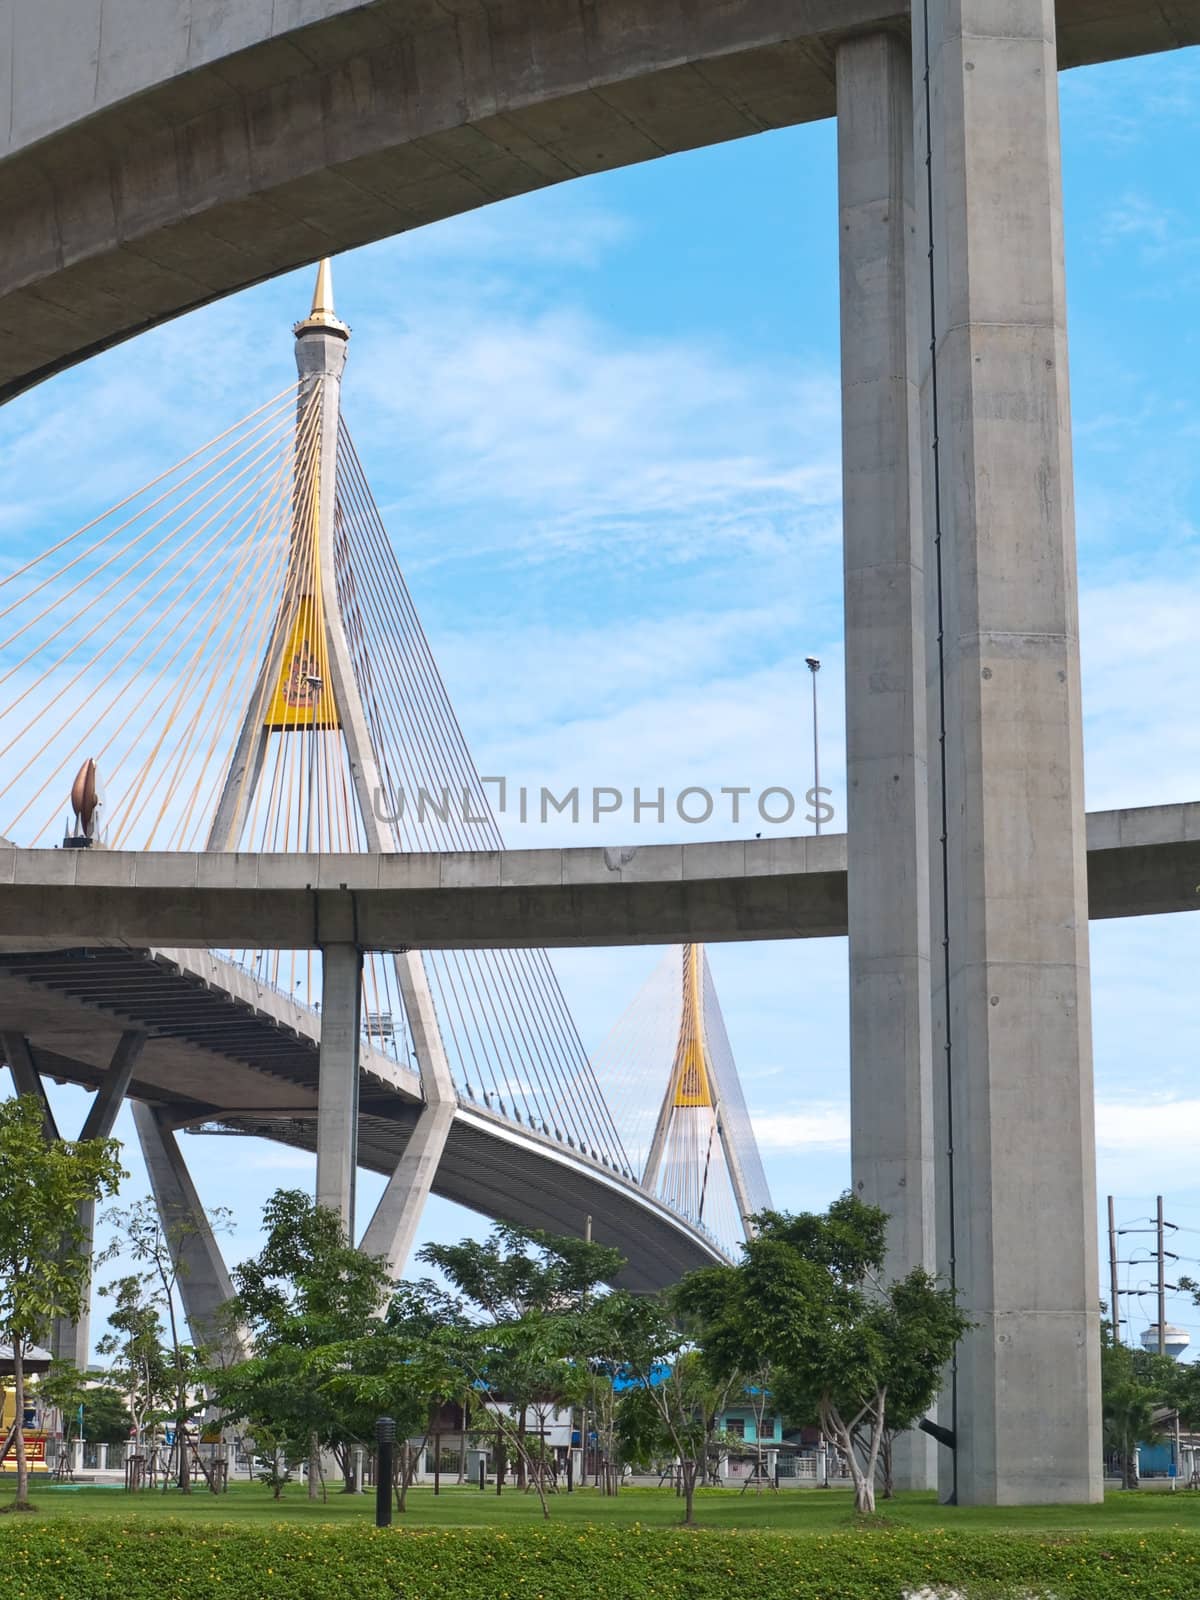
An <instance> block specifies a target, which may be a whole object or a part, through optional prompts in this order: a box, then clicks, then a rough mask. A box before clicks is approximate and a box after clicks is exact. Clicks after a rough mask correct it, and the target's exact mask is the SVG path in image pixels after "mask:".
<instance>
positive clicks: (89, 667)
mask: <svg viewBox="0 0 1200 1600" xmlns="http://www.w3.org/2000/svg"><path fill="white" fill-rule="evenodd" d="M247 492H248V493H253V492H254V485H253V484H251V485H249V486H248V487H247ZM217 515H219V513H214V516H213V517H210V518H208V519H207V521H206V522H204V523H202V524H201V525H200V526H199V527H197V528H196V529H194V530H193V532H192V533H191V534H190V535H189V536H188V539H187V540H186V541H185V542H184V544H183V546H182V547H180V550H187V549H188V546H189V545H191V544H192V543H193V541H194V540H197V539H199V538H200V535H201V534H203V533H205V532H207V531H208V529H209V527H210V525H211V523H212V522H213V521H214V520H215V518H216V516H217ZM234 515H236V508H235V510H234V511H233V512H231V514H230V517H229V518H228V519H227V520H226V522H225V523H223V524H220V525H219V526H218V527H217V528H215V529H214V530H213V531H212V532H210V533H208V537H207V538H206V539H205V540H204V542H203V543H201V544H198V545H196V546H195V548H194V549H192V550H191V552H190V554H189V555H188V559H187V560H186V561H185V562H184V563H183V564H182V566H175V565H172V563H173V561H174V558H175V557H176V556H177V555H178V554H179V553H180V550H176V551H172V552H171V554H170V555H168V556H167V557H165V558H164V559H163V560H162V561H161V562H159V564H158V565H157V566H156V567H154V568H153V569H152V570H151V572H149V573H148V574H146V576H145V577H144V578H143V579H142V580H141V581H140V582H139V583H138V584H137V585H136V586H135V588H134V589H133V590H132V592H131V593H129V594H123V595H122V596H121V597H120V599H119V600H118V602H117V604H116V605H115V606H113V607H112V609H111V610H110V611H109V612H108V613H107V614H106V615H105V616H103V617H101V618H100V619H99V620H98V621H97V622H96V623H95V624H93V626H92V627H91V628H90V629H89V630H88V632H87V633H86V634H85V635H84V636H83V639H80V640H79V641H77V642H76V644H74V645H72V647H71V649H70V650H68V651H67V652H66V653H65V654H64V655H63V656H61V657H60V658H59V660H58V661H56V662H54V663H53V664H52V665H51V666H50V667H49V668H47V670H46V671H45V672H44V673H43V674H42V676H41V677H40V678H38V679H37V680H35V682H33V683H32V684H30V685H29V686H28V687H27V688H26V689H24V690H23V691H22V692H21V694H19V695H18V696H17V698H16V699H15V700H13V701H11V702H10V703H9V705H8V706H7V707H6V709H5V712H4V715H5V716H7V715H8V712H9V711H12V710H15V708H16V707H17V706H18V705H20V704H21V703H22V702H23V701H24V700H26V699H27V698H28V696H29V695H30V694H32V693H33V692H34V691H35V690H36V689H39V688H41V687H42V686H43V685H44V684H45V682H46V679H47V678H48V677H49V676H50V675H51V674H52V673H54V672H57V671H58V669H59V668H60V667H61V666H62V665H63V663H64V662H65V661H67V660H68V659H69V657H70V656H71V655H72V654H74V652H75V650H76V649H78V648H79V645H80V644H82V643H83V642H84V641H85V640H86V639H88V638H90V637H92V635H93V634H94V633H95V632H96V631H97V630H98V629H99V628H102V627H103V626H104V625H105V624H106V623H108V622H110V621H111V620H112V619H113V617H115V616H117V615H118V614H119V613H120V612H121V611H122V610H123V608H124V607H125V606H126V605H128V603H129V601H130V600H131V599H132V598H133V596H134V595H136V594H138V593H139V592H140V591H141V589H142V588H143V587H144V586H145V584H146V583H148V582H150V581H152V580H153V579H154V578H155V577H157V576H159V575H160V574H161V573H162V572H163V570H164V569H168V577H167V578H166V580H165V581H164V582H163V583H162V584H161V585H160V587H159V588H158V589H156V590H155V591H154V592H153V593H152V594H151V595H150V596H149V597H148V598H147V599H146V600H144V601H143V603H142V605H141V606H140V607H139V608H138V609H137V610H136V611H135V612H133V613H131V615H130V616H129V617H127V618H126V620H125V621H124V622H123V623H122V624H121V626H120V628H118V629H117V631H116V633H115V634H110V635H109V636H108V637H107V638H106V639H105V641H104V644H103V645H102V646H101V648H100V649H99V650H98V651H97V652H96V653H95V655H93V656H92V657H90V658H89V659H88V660H87V661H85V662H84V663H83V665H82V666H80V667H78V668H77V669H76V671H75V673H74V675H73V676H72V677H71V678H70V679H68V681H67V682H66V683H65V684H63V685H62V687H61V688H60V689H59V690H58V691H57V693H56V694H54V695H53V696H52V697H51V698H50V699H49V700H48V701H46V702H45V703H44V704H42V705H40V706H39V707H38V710H37V712H36V714H35V715H34V716H33V718H32V719H31V720H30V721H29V722H28V723H26V725H25V726H24V727H23V728H21V729H20V730H19V731H18V732H17V733H16V734H14V735H13V736H12V738H11V739H10V740H9V742H8V743H7V744H6V745H4V746H3V747H2V748H0V757H3V756H5V755H7V754H8V752H9V751H10V750H11V749H12V748H13V746H14V745H15V744H17V743H19V742H20V740H21V739H23V738H25V737H26V735H27V734H28V733H29V732H30V731H31V730H32V729H33V728H34V727H35V726H37V724H38V723H40V722H42V721H44V719H45V716H46V713H47V712H48V711H49V709H50V707H51V706H54V705H57V703H58V702H59V701H60V700H61V699H62V698H63V696H64V695H65V694H67V693H68V692H69V691H70V690H71V689H73V688H74V687H75V685H76V684H77V683H79V681H80V680H81V679H82V678H84V677H86V675H87V674H88V673H89V672H91V671H93V670H94V669H95V667H96V666H97V664H98V663H99V662H100V661H101V660H102V659H103V657H104V655H105V654H106V652H107V651H108V650H109V649H110V648H111V646H112V645H113V644H114V643H115V642H116V640H118V639H120V638H122V637H124V635H125V634H126V633H128V631H129V630H130V628H132V627H133V626H134V624H135V623H136V622H137V621H138V619H139V618H140V617H142V616H144V615H145V614H146V612H147V610H149V608H150V607H151V606H152V605H154V604H155V603H156V602H157V601H158V600H160V599H161V598H162V597H163V595H164V594H167V593H168V592H169V591H170V590H171V589H172V587H173V586H175V585H176V584H177V583H178V581H179V579H180V578H181V577H182V576H183V574H184V573H186V572H187V571H188V569H189V568H190V567H191V565H192V563H193V562H194V561H196V560H197V559H199V557H200V556H202V555H203V554H204V553H205V551H207V550H210V549H211V548H212V547H213V546H214V545H215V544H216V543H217V542H218V541H219V540H220V538H221V536H222V534H223V533H224V532H225V530H226V528H227V527H228V525H229V521H230V520H232V517H233V516H234ZM215 559H216V558H215V556H214V557H212V558H210V560H209V562H208V563H206V564H205V566H204V567H203V568H202V569H201V571H202V572H203V571H207V570H208V567H209V566H211V565H212V562H213V560H215ZM110 587H111V586H110ZM159 631H162V632H164V633H165V632H166V630H165V629H162V628H161V624H160V622H158V621H156V622H155V623H154V624H152V625H151V627H150V628H148V629H147V630H145V632H143V634H142V635H141V637H140V638H139V639H138V640H136V641H135V643H134V645H133V646H131V647H130V650H129V651H127V652H126V654H125V655H124V656H123V657H122V658H121V661H120V662H119V663H118V665H124V663H125V662H126V661H127V660H128V659H129V657H130V655H131V654H132V653H133V652H134V651H135V650H136V649H137V647H138V645H140V644H141V643H143V642H144V641H145V639H146V638H147V637H149V636H150V635H151V634H152V633H155V632H159ZM34 653H35V654H36V652H34ZM30 659H31V657H28V656H27V657H26V658H25V661H24V662H19V663H18V664H17V666H15V667H13V668H11V669H10V670H9V671H8V672H7V673H5V674H3V675H2V676H0V684H2V683H4V682H5V681H6V679H7V678H9V677H11V676H12V673H13V672H15V671H18V670H19V668H20V667H21V666H23V665H25V664H26V663H27V662H28V661H29V660H30ZM112 670H113V669H110V671H109V673H108V674H107V675H106V678H105V679H102V680H101V682H105V681H107V677H109V676H111V672H112ZM97 687H98V686H97ZM93 692H94V690H93ZM69 722H70V719H68V723H66V724H63V725H62V726H60V727H59V728H58V729H57V730H56V731H55V733H54V734H52V735H51V737H50V739H49V740H47V744H46V745H43V746H42V748H41V749H40V750H39V751H38V752H37V753H36V755H35V756H33V757H32V758H31V760H30V762H27V763H26V766H25V767H24V768H22V770H21V772H19V773H18V774H17V776H16V778H14V779H11V780H10V781H9V783H8V784H7V785H6V786H5V787H4V788H3V789H0V795H3V794H5V793H7V791H8V789H9V788H11V787H12V784H13V782H16V781H17V780H18V779H19V778H21V777H23V776H24V774H25V772H26V771H27V770H28V767H29V766H30V765H31V764H32V762H33V761H35V760H37V758H38V757H39V756H41V755H43V754H44V753H45V750H46V748H47V745H48V744H50V743H52V742H53V740H54V739H55V738H56V737H58V735H59V734H61V733H62V732H63V731H65V728H66V726H68V725H69ZM68 759H69V758H68Z"/></svg>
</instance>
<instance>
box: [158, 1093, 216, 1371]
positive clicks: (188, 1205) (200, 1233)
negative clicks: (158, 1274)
mask: <svg viewBox="0 0 1200 1600" xmlns="http://www.w3.org/2000/svg"><path fill="white" fill-rule="evenodd" d="M133 1123H134V1127H135V1128H136V1129H137V1136H138V1142H139V1144H140V1145H141V1147H142V1155H143V1157H144V1158H145V1162H146V1172H147V1174H148V1176H149V1178H150V1188H151V1190H152V1192H153V1194H154V1200H155V1204H156V1205H157V1206H158V1215H159V1220H160V1221H161V1223H162V1227H163V1233H164V1234H165V1236H166V1240H167V1246H168V1248H169V1250H170V1252H171V1259H172V1261H173V1262H174V1264H175V1267H176V1272H177V1278H176V1281H177V1284H178V1287H179V1297H180V1299H181V1300H182V1301H183V1309H184V1314H185V1315H186V1317H187V1321H188V1327H189V1328H190V1329H191V1332H192V1338H193V1339H194V1340H195V1342H196V1343H197V1344H211V1343H214V1342H215V1343H217V1344H222V1343H223V1344H226V1345H227V1346H228V1348H229V1354H231V1355H240V1354H241V1353H242V1350H241V1342H240V1339H239V1337H238V1336H237V1335H236V1334H233V1333H230V1331H229V1330H227V1329H226V1328H225V1327H224V1326H223V1325H222V1322H221V1319H220V1317H219V1316H218V1314H217V1313H218V1312H219V1311H220V1308H221V1307H222V1306H223V1305H224V1304H225V1302H226V1301H227V1300H229V1299H230V1298H231V1297H232V1295H233V1285H232V1283H231V1282H230V1281H229V1273H228V1272H227V1271H226V1268H225V1262H224V1261H223V1260H222V1258H221V1251H220V1248H219V1247H218V1245H217V1240H216V1236H215V1235H214V1233H213V1230H212V1224H211V1223H210V1222H209V1220H208V1214H207V1213H206V1211H205V1209H204V1207H203V1205H201V1203H200V1196H199V1195H198V1194H197V1193H196V1186H195V1184H194V1183H193V1182H192V1175H191V1173H190V1172H189V1171H188V1169H187V1164H186V1163H185V1161H184V1159H183V1152H182V1151H181V1150H180V1148H179V1144H178V1141H177V1140H176V1138H175V1134H174V1133H173V1131H172V1130H171V1127H170V1125H169V1123H168V1122H167V1120H166V1118H165V1116H164V1114H163V1113H162V1112H161V1111H158V1110H156V1109H155V1108H154V1107H153V1106H148V1105H145V1104H143V1103H141V1102H140V1101H134V1104H133Z"/></svg>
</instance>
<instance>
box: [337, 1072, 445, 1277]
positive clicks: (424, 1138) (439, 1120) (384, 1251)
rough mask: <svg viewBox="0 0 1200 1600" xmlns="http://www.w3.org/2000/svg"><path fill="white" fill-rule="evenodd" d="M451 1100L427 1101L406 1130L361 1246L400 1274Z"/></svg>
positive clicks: (437, 1158)
mask: <svg viewBox="0 0 1200 1600" xmlns="http://www.w3.org/2000/svg"><path fill="white" fill-rule="evenodd" d="M454 1109H455V1102H454V1100H452V1099H451V1100H443V1101H441V1102H440V1104H436V1105H426V1106H425V1107H424V1109H423V1110H422V1111H421V1114H420V1116H419V1117H418V1118H417V1125H416V1127H415V1128H414V1129H413V1131H412V1133H411V1134H410V1135H409V1139H408V1143H407V1144H406V1145H405V1147H404V1154H403V1155H402V1156H401V1157H400V1160H399V1161H398V1162H397V1163H396V1170H395V1171H394V1172H393V1173H392V1175H391V1177H390V1178H389V1179H388V1185H387V1188H386V1189H385V1190H384V1191H383V1193H382V1194H381V1195H380V1197H379V1204H378V1205H377V1206H376V1207H375V1214H374V1215H373V1216H372V1218H371V1220H370V1222H369V1223H368V1225H367V1231H366V1233H364V1234H363V1238H362V1244H361V1246H360V1248H361V1250H362V1252H363V1254H364V1255H368V1256H384V1257H386V1259H387V1264H388V1267H389V1269H390V1271H391V1272H392V1274H393V1276H395V1277H400V1276H401V1274H402V1273H403V1271H404V1264H405V1262H406V1261H407V1260H408V1253H409V1251H410V1250H411V1249H412V1246H413V1240H414V1238H415V1237H416V1232H417V1227H418V1225H419V1224H420V1221H421V1212H422V1211H423V1210H424V1208H425V1202H426V1200H428V1198H429V1193H430V1190H431V1189H432V1188H433V1180H434V1177H435V1176H436V1174H437V1169H438V1163H439V1162H440V1161H441V1159H442V1151H443V1150H444V1149H445V1147H446V1139H447V1137H448V1135H449V1133H450V1128H451V1125H452V1123H453V1122H454Z"/></svg>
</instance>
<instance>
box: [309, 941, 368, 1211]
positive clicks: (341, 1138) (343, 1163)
mask: <svg viewBox="0 0 1200 1600" xmlns="http://www.w3.org/2000/svg"><path fill="white" fill-rule="evenodd" d="M362 967H363V958H362V951H361V950H359V949H358V948H357V946H355V945H352V944H327V945H325V946H324V947H323V948H322V950H321V1067H320V1071H321V1077H320V1084H319V1087H318V1099H317V1204H318V1205H319V1206H328V1207H329V1209H330V1210H331V1211H336V1212H337V1214H338V1216H339V1217H341V1219H342V1224H343V1226H344V1227H345V1229H346V1232H347V1234H349V1236H350V1238H351V1240H353V1238H354V1188H355V1174H356V1170H357V1165H358V1060H359V1040H360V1037H361V1034H360V1029H361V1025H362V1016H361V1012H362Z"/></svg>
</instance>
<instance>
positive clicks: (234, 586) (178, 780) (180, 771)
mask: <svg viewBox="0 0 1200 1600" xmlns="http://www.w3.org/2000/svg"><path fill="white" fill-rule="evenodd" d="M277 477H278V475H277ZM259 525H261V515H259V520H258V522H256V525H254V526H256V530H258V526H259ZM254 549H256V546H254V541H253V539H246V541H243V557H242V558H240V562H238V565H237V568H235V571H234V579H232V581H230V584H229V586H227V587H226V594H229V592H230V590H234V592H240V594H245V592H246V589H245V586H238V578H240V576H242V568H243V566H245V565H246V557H248V555H250V554H251V552H253V550H254ZM258 550H259V552H261V550H262V546H259V547H258ZM251 570H253V568H251ZM269 576H270V568H267V573H266V574H264V576H262V578H261V586H262V590H266V581H267V578H269ZM267 614H269V613H267ZM216 624H218V619H216V616H214V618H213V622H211V624H210V629H208V632H206V635H205V638H203V642H202V646H200V651H198V653H197V656H195V658H194V670H195V667H198V664H200V661H202V659H203V658H206V656H211V654H216V658H218V659H219V661H222V659H226V650H227V645H229V642H230V638H234V637H237V638H238V640H240V651H238V661H240V658H242V653H243V651H245V643H246V634H248V627H246V619H245V618H243V614H242V613H240V611H238V610H237V608H235V606H234V608H230V610H229V611H227V613H226V627H224V634H222V635H221V640H219V643H218V646H216V651H211V650H210V643H211V635H213V632H214V629H216ZM234 682H235V670H232V672H227V674H226V688H224V691H222V694H221V702H219V706H218V709H216V712H214V715H213V718H211V720H213V725H214V730H216V728H219V726H221V722H222V717H221V714H222V710H224V706H226V704H227V702H229V699H230V696H232V686H234ZM213 683H214V678H213V677H211V675H210V677H208V686H206V688H205V693H203V694H202V696H200V701H198V702H197V706H195V709H194V712H192V718H190V723H189V731H187V741H186V744H187V755H182V754H181V755H176V760H174V778H173V781H171V784H170V786H168V789H166V794H165V797H163V802H162V805H160V808H158V816H157V819H155V822H154V826H152V829H150V834H149V838H147V842H146V846H144V848H146V850H150V848H154V838H155V834H157V832H158V827H160V824H162V819H163V816H165V813H166V808H168V806H170V803H171V800H173V798H174V794H176V790H178V789H179V786H181V784H182V781H184V773H186V762H187V760H189V758H190V741H192V736H194V733H195V730H197V728H198V725H200V718H202V715H203V714H205V710H206V707H208V698H210V693H211V688H213ZM189 686H190V685H189ZM181 704H182V701H181ZM213 742H214V741H210V747H208V749H210V758H211V750H213ZM205 770H206V763H205V768H202V771H200V774H197V778H195V779H194V782H192V794H190V800H189V805H187V808H186V811H184V818H182V819H181V822H179V824H178V826H179V827H186V824H187V818H189V816H190V814H192V811H194V808H195V802H197V794H198V789H200V784H202V782H203V773H205Z"/></svg>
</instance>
